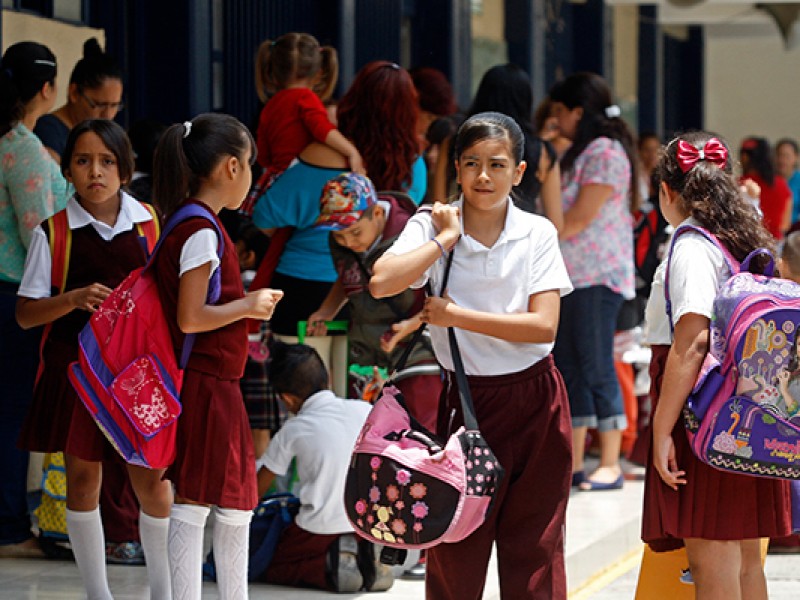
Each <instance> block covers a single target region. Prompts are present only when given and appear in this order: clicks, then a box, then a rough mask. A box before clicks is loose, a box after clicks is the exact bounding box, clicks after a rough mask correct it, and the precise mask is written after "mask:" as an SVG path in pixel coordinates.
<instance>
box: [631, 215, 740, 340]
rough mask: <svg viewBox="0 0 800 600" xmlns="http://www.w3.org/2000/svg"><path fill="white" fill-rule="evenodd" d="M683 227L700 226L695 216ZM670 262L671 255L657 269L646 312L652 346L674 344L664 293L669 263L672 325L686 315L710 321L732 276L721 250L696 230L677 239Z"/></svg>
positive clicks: (648, 335)
mask: <svg viewBox="0 0 800 600" xmlns="http://www.w3.org/2000/svg"><path fill="white" fill-rule="evenodd" d="M684 224H688V225H695V226H697V227H700V226H701V225H700V223H699V222H698V221H696V220H695V219H693V218H692V217H690V218H688V219H686V220H685V221H684V222H683V223H681V225H684ZM668 261H669V253H667V256H665V257H664V260H663V261H662V262H661V264H660V265H659V266H658V268H657V269H656V273H655V276H654V277H653V287H652V288H651V290H650V298H649V299H648V301H647V307H646V309H645V321H646V322H647V338H646V340H647V341H648V342H649V343H651V344H671V343H672V331H671V329H670V323H669V319H668V317H667V302H666V296H665V294H664V285H665V284H664V281H665V276H666V271H667V265H668V264H669V297H670V301H671V303H672V323H673V326H674V324H675V323H677V322H678V321H679V320H680V318H681V317H682V316H683V315H685V314H687V313H693V314H698V315H702V316H704V317H708V318H709V319H710V318H711V316H712V315H713V313H714V298H716V296H717V292H718V291H719V289H720V288H721V287H722V284H723V283H725V282H726V281H727V280H728V278H730V276H731V271H730V269H729V268H728V265H727V264H726V263H725V256H724V255H723V254H722V251H721V250H720V249H719V248H717V247H716V246H715V245H714V244H713V243H711V242H709V241H708V240H707V239H706V238H705V237H703V236H702V235H701V234H699V233H697V232H696V231H688V232H686V233H684V234H681V236H680V237H678V239H677V241H676V242H675V247H674V249H673V251H672V261H671V262H669V263H668Z"/></svg>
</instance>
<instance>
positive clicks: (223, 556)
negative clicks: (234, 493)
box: [214, 507, 253, 600]
mask: <svg viewBox="0 0 800 600" xmlns="http://www.w3.org/2000/svg"><path fill="white" fill-rule="evenodd" d="M252 516H253V513H252V511H249V510H235V509H233V508H219V507H216V509H215V510H214V563H215V565H216V568H217V585H218V586H219V597H220V600H242V599H245V600H246V598H247V563H248V550H247V548H248V543H249V541H250V519H251V518H252Z"/></svg>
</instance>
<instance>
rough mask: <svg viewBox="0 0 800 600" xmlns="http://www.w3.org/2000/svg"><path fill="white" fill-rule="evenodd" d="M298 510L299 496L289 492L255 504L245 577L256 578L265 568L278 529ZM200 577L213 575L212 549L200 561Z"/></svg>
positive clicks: (206, 578) (289, 520)
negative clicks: (201, 568)
mask: <svg viewBox="0 0 800 600" xmlns="http://www.w3.org/2000/svg"><path fill="white" fill-rule="evenodd" d="M299 510H300V499H299V498H297V496H295V495H294V494H289V493H278V494H270V495H269V496H265V497H264V498H263V499H262V500H261V502H259V503H258V506H256V507H255V509H254V510H253V520H252V521H250V545H249V554H250V557H249V560H248V564H247V580H248V581H258V580H259V578H260V577H261V575H263V574H264V572H266V570H267V568H268V567H269V564H270V563H271V562H272V557H273V556H274V554H275V549H276V548H277V547H278V540H279V539H280V537H281V533H283V530H284V529H286V528H287V527H288V526H289V525H290V524H291V523H293V522H294V518H295V517H296V516H297V512H298V511H299ZM203 579H204V580H205V581H216V579H217V572H216V568H215V566H214V551H213V550H212V551H211V552H209V553H208V556H207V557H206V562H205V563H204V564H203Z"/></svg>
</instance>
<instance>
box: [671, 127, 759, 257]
mask: <svg viewBox="0 0 800 600" xmlns="http://www.w3.org/2000/svg"><path fill="white" fill-rule="evenodd" d="M712 137H715V138H717V139H718V140H719V141H720V142H721V143H722V144H723V145H724V146H725V148H726V149H727V150H728V157H727V160H726V161H725V164H724V165H723V166H722V167H718V166H717V165H716V164H714V163H712V162H710V161H708V160H699V161H698V162H696V163H695V164H694V165H693V166H692V167H691V168H690V169H689V170H688V171H686V173H684V172H683V170H682V169H681V167H680V165H679V164H678V159H677V153H678V142H679V141H680V140H683V141H685V142H687V143H689V144H691V145H692V146H694V147H695V148H697V149H698V150H699V149H702V148H704V147H705V145H706V143H707V142H708V140H710V139H711V138H712ZM656 172H657V173H658V177H659V180H660V181H663V182H665V183H666V184H667V185H668V186H669V187H670V188H671V189H672V190H674V191H676V192H677V193H678V194H679V195H680V205H681V208H682V209H683V211H684V212H686V213H688V214H690V215H691V216H693V217H694V218H695V219H696V220H697V221H698V222H699V223H700V225H702V226H703V227H704V228H706V229H708V230H709V231H710V232H711V233H713V234H714V235H715V236H717V237H718V238H719V240H720V242H722V244H723V245H724V246H725V247H726V248H727V249H728V250H729V251H730V253H731V254H732V255H733V256H734V258H736V260H738V261H742V260H744V258H745V257H746V256H747V255H748V254H749V253H750V252H752V251H753V250H755V249H756V248H769V249H771V250H774V246H775V239H774V238H773V237H772V236H771V235H770V234H769V232H768V231H767V229H766V228H765V227H764V224H763V222H762V219H761V215H759V214H758V211H757V210H756V208H755V206H753V205H752V204H751V203H750V202H748V201H747V200H745V199H744V198H743V197H742V194H741V192H740V191H739V186H738V184H737V182H736V179H735V178H734V176H733V163H732V160H731V152H730V147H728V145H727V143H726V142H725V140H724V139H723V138H721V137H720V136H718V135H715V134H712V133H709V132H706V131H692V132H688V133H684V134H681V135H679V136H678V137H676V138H675V139H673V140H672V141H671V142H670V143H669V144H667V146H666V148H664V150H663V151H662V154H661V158H660V159H659V161H658V166H657V167H656ZM756 262H757V263H758V264H759V265H762V264H763V263H762V262H761V259H760V258H759V259H757V261H756Z"/></svg>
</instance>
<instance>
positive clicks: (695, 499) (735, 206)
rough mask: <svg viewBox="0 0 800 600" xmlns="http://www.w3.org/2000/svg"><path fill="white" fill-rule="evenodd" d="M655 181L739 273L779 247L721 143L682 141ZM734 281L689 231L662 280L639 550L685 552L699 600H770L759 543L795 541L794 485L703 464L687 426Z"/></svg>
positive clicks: (664, 198)
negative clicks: (714, 320) (762, 251)
mask: <svg viewBox="0 0 800 600" xmlns="http://www.w3.org/2000/svg"><path fill="white" fill-rule="evenodd" d="M657 173H658V176H659V179H660V184H659V189H658V193H659V202H660V205H661V211H662V213H663V214H664V217H665V218H666V219H667V221H668V222H669V223H670V225H672V226H674V227H676V228H677V227H679V226H680V225H684V224H688V225H694V226H695V227H701V228H703V229H706V230H707V231H708V232H710V233H711V234H713V235H714V236H716V238H717V240H718V241H719V242H720V243H721V244H722V246H723V247H725V248H726V249H727V250H728V251H729V252H730V254H731V255H732V256H733V258H734V259H736V260H737V261H741V260H743V259H744V258H745V257H746V256H747V254H749V253H750V252H751V251H752V250H754V249H756V248H761V247H766V248H771V247H772V246H774V239H773V238H772V236H770V234H769V233H768V232H767V230H766V229H765V228H764V226H763V224H762V222H761V219H759V218H758V214H757V212H756V209H755V208H754V207H753V206H752V205H751V204H750V203H748V202H747V201H746V200H745V199H744V198H743V197H742V196H741V194H740V192H739V189H738V187H737V184H736V181H735V180H734V178H733V176H732V165H731V158H730V150H729V148H728V147H727V146H726V145H725V143H724V142H723V141H722V140H721V139H720V138H719V137H717V136H713V135H712V134H710V133H706V132H691V133H686V134H683V135H681V136H679V137H677V138H676V139H674V140H672V141H671V142H670V143H669V144H668V145H667V146H666V149H665V150H664V151H663V153H662V156H661V159H660V161H659V164H658V167H657ZM667 268H668V269H669V279H668V285H669V289H668V290H665V283H664V281H665V273H666V269H667ZM731 274H732V273H731V272H730V269H729V267H728V266H727V264H726V260H725V258H724V256H723V253H722V251H721V250H720V248H718V247H717V246H716V245H715V244H714V243H713V242H711V241H710V240H708V239H706V238H705V237H704V236H703V235H702V234H701V233H699V232H697V231H687V232H685V233H683V234H681V235H679V237H678V238H677V239H676V240H675V244H674V247H673V251H672V254H671V258H670V259H669V261H668V262H667V261H665V262H663V263H662V264H661V266H660V267H659V268H658V270H657V272H656V275H655V279H654V282H653V288H652V291H651V294H650V300H649V301H648V305H647V314H646V317H647V321H648V328H649V329H650V330H651V331H658V332H661V333H660V336H661V339H656V340H653V341H655V342H657V343H656V344H654V345H653V346H652V348H653V359H652V361H651V365H650V374H651V378H652V381H653V389H652V390H651V397H652V400H653V410H654V417H653V423H652V430H653V440H652V444H653V445H652V452H651V456H650V461H651V462H650V463H649V464H648V470H647V477H646V483H645V500H644V513H643V516H642V521H643V524H642V539H643V540H644V541H645V542H646V543H647V544H648V545H649V546H650V548H651V549H652V550H653V551H655V552H664V551H669V550H674V549H676V548H679V547H681V546H684V545H685V546H686V553H687V556H688V559H689V567H690V570H691V575H692V578H693V580H694V583H695V586H696V597H697V598H698V599H699V600H705V599H710V598H748V599H754V600H759V599H762V600H763V599H766V598H767V586H766V580H765V578H764V572H763V568H762V565H761V552H760V542H759V538H763V537H781V536H785V535H787V534H789V533H790V530H791V514H790V503H789V485H788V482H786V481H781V480H776V479H765V478H759V477H751V476H748V475H740V474H734V473H729V472H724V471H719V470H716V469H714V468H712V467H710V466H708V465H706V464H704V463H702V462H700V461H699V460H698V459H697V458H696V457H695V456H694V454H693V453H692V450H691V448H690V446H689V442H688V439H687V437H686V431H685V426H684V423H683V417H682V416H681V410H682V408H683V406H684V404H685V402H686V399H687V397H688V395H689V393H690V392H691V390H692V388H693V386H694V383H695V381H696V379H697V375H698V373H699V371H700V367H701V365H702V362H703V359H704V357H705V355H706V352H707V349H708V347H709V322H710V318H711V315H712V310H713V303H714V298H715V297H716V295H717V292H718V291H719V289H720V288H721V286H722V285H723V284H724V283H725V281H726V280H727V279H728V278H729V277H730V276H731ZM666 292H668V297H669V299H670V302H671V319H672V321H671V323H670V320H669V319H670V317H669V316H668V313H667V310H666V299H665V295H666ZM671 330H672V332H671V333H670V331H671ZM651 338H652V333H651Z"/></svg>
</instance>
